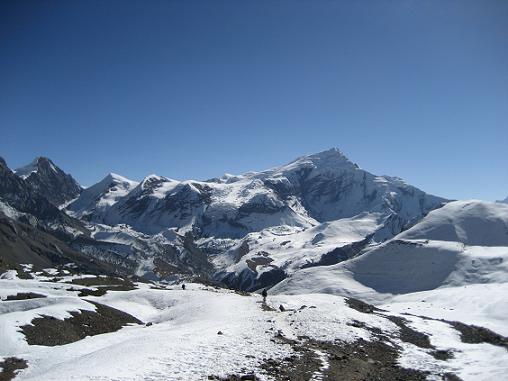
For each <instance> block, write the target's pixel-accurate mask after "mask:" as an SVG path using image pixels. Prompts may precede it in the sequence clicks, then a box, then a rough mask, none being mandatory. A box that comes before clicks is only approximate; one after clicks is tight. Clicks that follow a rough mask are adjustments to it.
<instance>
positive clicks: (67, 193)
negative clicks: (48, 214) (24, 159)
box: [14, 157, 82, 206]
mask: <svg viewBox="0 0 508 381" xmlns="http://www.w3.org/2000/svg"><path fill="white" fill-rule="evenodd" d="M14 173H16V175H18V176H19V177H21V178H22V179H23V180H25V182H26V183H27V184H28V185H29V186H30V187H31V188H32V189H33V190H34V191H36V192H38V193H39V194H41V195H42V196H44V197H45V198H46V199H48V200H49V201H50V202H51V203H53V204H54V205H56V206H61V205H65V204H66V203H67V202H69V201H71V200H73V199H75V198H76V197H77V196H78V195H79V194H80V193H81V190H82V188H81V186H80V185H79V184H78V182H77V181H76V180H74V178H73V177H72V176H71V175H69V174H67V173H65V172H64V171H62V170H61V169H60V168H58V167H57V166H56V165H55V164H54V163H53V162H52V161H51V160H50V159H48V158H47V157H37V158H35V159H34V160H33V161H32V162H31V163H30V164H28V165H25V166H24V167H21V168H18V169H16V170H15V171H14Z"/></svg>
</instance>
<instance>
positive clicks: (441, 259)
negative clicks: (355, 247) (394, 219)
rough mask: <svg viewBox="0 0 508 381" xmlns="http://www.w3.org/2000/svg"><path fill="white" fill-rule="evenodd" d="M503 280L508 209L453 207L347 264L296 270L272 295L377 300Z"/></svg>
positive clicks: (470, 204)
mask: <svg viewBox="0 0 508 381" xmlns="http://www.w3.org/2000/svg"><path fill="white" fill-rule="evenodd" d="M507 280H508V205H504V204H499V203H492V202H485V201H477V200H471V201H454V202H450V203H448V204H447V205H445V206H444V207H442V208H440V209H437V210H434V211H432V212H430V213H429V214H428V215H427V216H426V217H425V218H423V219H422V221H420V222H419V223H417V224H416V225H414V226H413V227H412V228H410V229H408V230H406V231H404V232H402V233H400V234H398V235H397V236H395V237H394V238H392V239H391V240H388V241H387V242H384V243H382V244H381V245H378V246H376V247H373V248H371V249H370V250H366V252H365V253H364V254H362V255H360V256H358V257H356V258H354V259H352V260H349V261H346V262H343V263H339V264H337V265H334V266H322V267H315V268H310V269H303V270H299V271H297V272H296V273H294V274H293V275H292V276H291V277H289V278H288V279H286V280H284V281H283V282H281V283H280V284H278V285H277V286H275V288H274V291H277V292H281V293H300V292H303V290H305V293H307V292H325V293H337V294H340V295H352V296H355V297H359V298H362V299H367V300H382V299H383V298H384V297H387V296H388V295H397V294H406V293H411V292H419V291H426V290H434V289H437V288H443V287H463V286H467V285H474V284H489V283H490V284H493V283H505V282H506V281H507Z"/></svg>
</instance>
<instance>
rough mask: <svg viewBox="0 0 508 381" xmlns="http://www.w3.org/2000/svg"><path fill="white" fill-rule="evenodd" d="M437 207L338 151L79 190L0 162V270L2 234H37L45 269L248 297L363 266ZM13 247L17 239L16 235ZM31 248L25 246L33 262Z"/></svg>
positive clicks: (5, 244) (46, 173)
mask: <svg viewBox="0 0 508 381" xmlns="http://www.w3.org/2000/svg"><path fill="white" fill-rule="evenodd" d="M476 203H477V204H478V205H484V203H482V202H476ZM445 204H448V205H454V203H453V202H452V203H450V201H449V200H447V199H445V198H441V197H437V196H433V195H430V194H427V193H425V192H424V191H422V190H420V189H418V188H415V187H413V186H411V185H409V184H407V183H405V182H404V181H403V180H402V179H400V178H397V177H390V176H377V175H373V174H371V173H369V172H367V171H365V170H362V169H361V168H359V167H358V166H357V165H356V164H354V163H353V162H351V161H350V160H349V159H348V158H347V157H346V156H345V155H344V154H342V153H341V152H340V151H339V150H338V149H331V150H328V151H324V152H320V153H317V154H313V155H307V156H302V157H300V158H298V159H296V160H294V161H292V162H290V163H288V164H286V165H282V166H278V167H274V168H272V169H269V170H265V171H261V172H249V173H245V174H243V175H237V176H235V175H229V174H226V175H224V176H222V177H218V178H213V179H210V180H206V181H194V180H186V181H178V180H172V179H169V178H165V177H162V176H158V175H150V176H147V177H146V178H144V179H143V180H142V181H141V182H139V183H138V182H135V181H131V180H129V179H126V178H124V177H122V176H120V175H116V174H109V175H107V176H106V177H105V178H104V179H102V180H101V181H99V182H98V183H97V184H95V185H93V186H91V187H88V188H85V189H83V188H82V187H81V186H80V185H79V184H78V183H77V182H76V180H74V179H73V177H72V176H71V175H69V174H66V173H64V172H63V171H62V170H61V169H60V168H58V167H57V166H56V165H55V164H54V163H53V162H52V161H51V160H50V159H48V158H44V157H39V158H37V159H35V160H34V161H33V162H32V163H30V164H29V165H27V166H24V167H21V168H18V169H16V170H15V171H11V170H10V169H9V168H8V167H7V164H6V163H5V161H3V160H1V161H0V214H1V215H2V216H1V217H2V220H0V222H2V223H3V224H5V226H12V227H14V230H12V229H10V228H8V227H6V228H5V230H2V229H0V249H1V250H2V253H3V254H2V257H3V258H4V259H3V261H4V262H5V263H4V267H5V266H7V265H10V266H15V265H19V264H21V263H24V262H23V261H25V262H26V261H27V259H26V256H25V257H24V256H23V255H20V254H19V252H20V251H23V250H21V249H20V246H19V244H16V245H17V246H16V245H14V244H12V241H13V239H14V238H13V236H12V233H8V232H12V231H19V229H17V228H16V226H19V225H16V224H22V225H23V226H29V228H28V227H26V228H25V229H32V231H33V229H35V230H36V231H40V232H41V235H40V236H39V237H38V240H39V241H41V240H42V241H43V243H41V242H39V244H41V245H43V246H45V247H46V249H45V250H46V258H48V259H47V260H45V261H42V262H43V263H46V264H47V263H48V261H51V259H49V258H51V257H52V255H53V256H54V258H57V259H58V261H60V262H62V261H65V260H69V261H78V262H80V263H82V264H85V263H87V264H88V265H90V266H91V267H93V268H95V269H98V271H100V269H104V271H108V272H113V273H114V272H117V273H122V274H131V275H133V276H139V277H145V278H149V279H174V278H182V277H183V278H199V279H207V280H209V281H214V282H222V283H225V284H227V285H229V286H232V287H235V288H240V289H245V290H256V289H259V288H262V287H268V286H273V285H275V284H277V283H279V282H281V281H284V280H286V281H285V283H287V282H291V279H296V278H295V277H298V274H300V272H302V271H303V272H304V273H305V274H311V273H313V271H314V270H313V269H314V268H315V269H322V268H324V267H329V266H334V265H336V266H341V265H340V264H341V263H349V262H350V261H351V260H352V258H357V257H364V256H365V258H367V256H366V254H365V253H370V252H374V251H373V250H381V248H382V247H385V246H386V245H390V242H392V241H393V240H397V242H398V241H400V239H399V238H397V237H398V235H400V234H406V232H410V231H412V229H413V230H414V229H415V227H416V226H420V224H422V223H427V224H428V219H427V218H426V216H427V215H428V214H429V212H432V211H433V210H436V209H439V210H442V211H443V213H450V215H449V218H453V215H454V213H455V212H453V211H454V210H455V209H453V208H452V207H450V208H443V205H445ZM485 205H488V206H485V207H484V208H483V209H482V207H480V206H478V208H477V209H478V210H479V211H478V210H477V212H475V213H476V214H475V216H476V217H475V218H477V219H478V220H479V221H480V222H478V223H479V224H480V225H481V224H482V222H481V221H483V219H486V220H489V218H490V216H491V212H490V210H491V209H492V208H494V209H495V210H500V211H501V212H500V213H505V212H506V211H505V209H503V207H502V206H501V204H494V203H485ZM440 208H441V209H440ZM452 212H453V213H452ZM433 213H435V212H432V213H431V214H433ZM446 215H448V214H446ZM422 219H423V220H422ZM426 221H427V222H426ZM489 221H490V220H489ZM435 224H436V226H438V224H437V222H436V223H435ZM431 225H432V224H431ZM439 226H440V225H439ZM9 229H10V230H9ZM408 229H409V230H408ZM436 229H438V230H439V229H441V227H436ZM443 229H444V228H443ZM424 230H425V231H431V230H432V228H431V227H427V228H425V229H424ZM439 231H441V230H439ZM9 234H11V235H9ZM442 234H444V235H446V236H447V237H448V238H449V239H450V240H452V241H454V242H460V238H461V237H462V236H461V235H460V229H459V230H456V231H453V229H448V230H447V229H444V230H442ZM454 234H455V235H454ZM496 234H497V233H496ZM499 234H500V233H499ZM48 237H51V238H48ZM394 237H395V238H394ZM488 237H490V236H488ZM496 237H497V236H496ZM490 238H492V237H490ZM490 238H488V240H490ZM492 239H497V238H492ZM14 240H16V241H17V242H19V241H27V238H26V236H25V235H20V234H17V233H16V237H15V239H14ZM55 240H56V241H55ZM503 242H504V241H503ZM34 245H35V244H34V242H33V240H32V241H31V242H30V243H29V245H28V246H29V247H31V249H30V250H31V251H32V252H34V253H35V252H37V250H36V249H35V248H34ZM15 247H16V248H15ZM61 247H65V248H66V250H67V251H65V250H62V249H61ZM71 252H72V255H71V254H69V253H71ZM4 253H5V255H4ZM16 253H18V254H16ZM66 253H67V254H66ZM7 254H8V255H7ZM55 260H56V259H55ZM355 260H356V259H355ZM7 262H8V263H7ZM42 262H41V263H42ZM316 271H317V270H316ZM309 279H310V278H309ZM285 287H286V286H285ZM286 288H287V287H286Z"/></svg>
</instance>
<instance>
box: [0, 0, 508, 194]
mask: <svg viewBox="0 0 508 381" xmlns="http://www.w3.org/2000/svg"><path fill="white" fill-rule="evenodd" d="M330 147H338V148H340V149H341V150H342V151H343V152H344V153H345V154H346V155H348V156H349V157H350V159H351V160H352V161H354V162H356V163H358V164H359V165H360V166H361V167H362V168H364V169H366V170H369V171H370V172H373V173H375V174H388V175H394V176H399V177H402V178H404V179H405V180H406V181H408V182H409V183H411V184H413V185H416V186H418V187H420V188H422V189H423V190H425V191H427V192H430V193H434V194H437V195H440V196H445V197H449V198H483V199H488V200H489V199H490V200H493V199H500V198H504V197H506V196H507V195H508V1H506V0H497V1H489V0H478V1H467V0H465V1H447V0H422V1H411V0H400V1H396V0H393V1H380V0H375V1H361V0H359V1H356V0H355V1H353V0H351V1H325V0H323V1H320V0H308V1H298V0H292V1H283V0H271V1H262V0H257V1H244V0H231V1H221V0H213V1H212V0H209V1H193V0H181V1H156V0H150V1H124V0H122V1H114V0H108V1H93V0H92V1H90V0H86V1H79V0H73V1H44V0H37V1H23V0H21V1H18V0H16V1H8V0H3V1H1V2H0V156H3V157H4V158H5V159H6V160H7V162H8V164H9V165H10V166H11V167H17V166H20V165H22V164H26V163H27V162H29V161H30V160H31V159H32V158H33V157H35V156H39V155H44V156H49V157H50V158H51V159H53V161H55V163H56V164H57V165H59V166H60V167H61V168H63V169H64V170H65V171H67V172H70V173H71V174H72V175H74V177H76V178H77V179H78V181H80V182H81V183H82V184H83V185H91V184H93V183H95V182H96V181H98V180H99V179H100V178H102V177H103V176H105V175H106V174H107V173H108V172H116V173H119V174H122V175H124V176H127V177H130V178H133V179H137V180H139V179H141V178H143V177H144V176H146V175H148V174H150V173H157V174H160V175H164V176H167V177H171V178H176V179H188V178H194V179H206V178H210V177H214V176H219V175H221V174H223V173H224V172H229V173H241V172H244V171H248V170H260V169H265V168H269V167H272V166H275V165H278V164H283V163H285V162H288V161H290V160H292V159H294V158H295V157H297V156H301V155H303V154H308V153H314V152H318V151H321V150H324V149H327V148H330Z"/></svg>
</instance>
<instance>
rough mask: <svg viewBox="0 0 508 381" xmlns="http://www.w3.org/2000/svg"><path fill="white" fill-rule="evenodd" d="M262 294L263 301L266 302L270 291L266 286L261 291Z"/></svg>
mask: <svg viewBox="0 0 508 381" xmlns="http://www.w3.org/2000/svg"><path fill="white" fill-rule="evenodd" d="M261 296H263V303H266V297H267V296H268V291H267V290H266V288H265V289H263V291H262V292H261Z"/></svg>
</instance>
